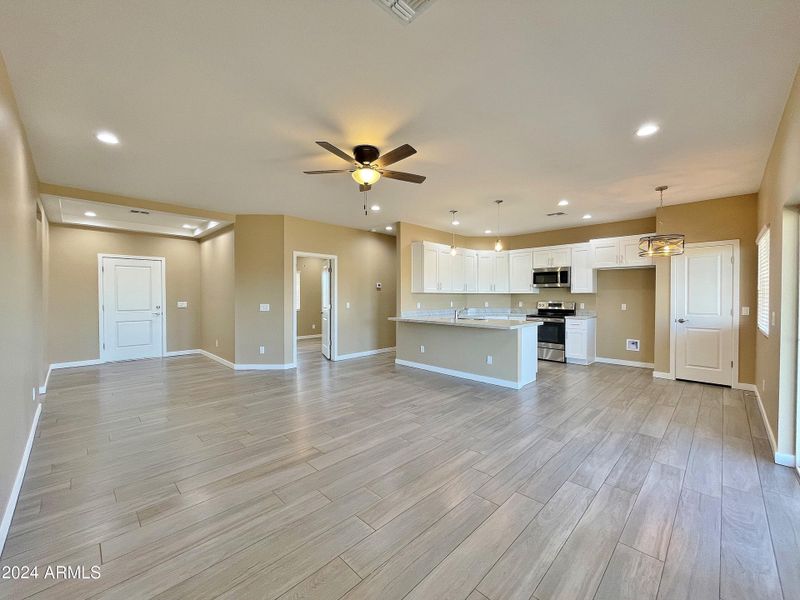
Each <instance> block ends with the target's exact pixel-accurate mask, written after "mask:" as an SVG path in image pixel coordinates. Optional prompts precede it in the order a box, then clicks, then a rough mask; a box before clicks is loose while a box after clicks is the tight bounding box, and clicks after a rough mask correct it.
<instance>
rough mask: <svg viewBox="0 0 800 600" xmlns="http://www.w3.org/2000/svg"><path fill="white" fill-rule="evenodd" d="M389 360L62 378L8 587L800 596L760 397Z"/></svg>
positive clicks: (313, 345)
mask: <svg viewBox="0 0 800 600" xmlns="http://www.w3.org/2000/svg"><path fill="white" fill-rule="evenodd" d="M393 359H394V356H393V355H391V354H384V355H379V356H374V357H368V358H363V359H357V360H351V361H346V362H341V363H329V362H327V361H325V360H323V359H322V358H321V357H320V356H319V347H318V342H316V341H313V340H312V341H305V342H303V343H302V344H301V347H300V367H299V368H298V370H297V372H294V371H289V372H234V371H231V370H229V369H227V368H226V367H223V366H220V365H218V364H217V363H215V362H213V361H210V360H209V359H206V358H204V357H200V356H183V357H175V358H169V359H164V360H145V361H137V362H131V363H116V364H109V365H102V366H97V367H84V368H77V369H69V370H64V371H56V372H54V373H53V375H52V378H51V383H50V389H49V391H48V394H47V398H46V402H45V404H44V410H43V413H42V417H41V423H40V426H39V429H38V433H37V437H36V439H35V442H34V446H33V451H32V454H31V460H30V464H29V467H28V471H27V474H26V476H25V481H24V484H23V488H22V493H21V496H20V501H19V504H18V506H17V510H16V513H15V515H14V519H13V522H12V525H11V530H10V535H9V538H8V541H7V544H6V547H5V550H4V552H3V555H2V557H1V558H0V566H10V565H29V566H36V565H39V566H40V567H41V569H42V572H43V569H44V568H45V567H46V566H48V565H70V566H80V565H83V566H86V567H91V566H92V565H100V573H101V575H100V578H99V579H96V580H91V579H88V580H83V579H67V580H64V579H61V580H53V579H45V578H39V579H35V580H27V581H2V582H0V597H2V598H14V599H19V598H29V597H32V598H38V599H42V598H58V599H59V600H66V599H72V598H75V599H78V598H81V599H82V598H124V599H126V600H129V599H131V598H161V599H167V598H176V599H177V598H191V599H192V600H198V599H202V598H209V599H210V598H236V599H237V600H238V599H241V598H262V599H268V600H274V599H279V600H288V599H290V598H291V599H298V598H315V599H319V600H339V599H345V600H369V599H380V600H391V599H398V600H399V599H401V598H415V599H421V600H428V599H436V600H439V599H445V598H450V599H461V600H463V599H469V600H512V599H513V600H529V599H531V598H533V599H535V600H562V599H563V600H568V599H573V598H596V599H622V598H635V599H637V600H644V599H647V598H653V599H661V600H672V599H705V598H713V599H719V598H724V599H725V600H735V599H751V598H760V599H769V598H784V599H787V600H788V599H789V598H798V597H800V567H799V566H798V565H800V559H798V557H800V543H799V542H798V539H800V485H798V479H797V477H796V476H795V474H794V472H793V471H792V470H791V469H787V468H785V467H780V466H777V465H775V464H774V463H773V462H772V461H771V460H770V456H769V452H770V447H769V442H768V441H767V438H766V433H765V431H764V428H763V424H762V423H761V422H760V415H759V412H758V407H757V406H756V404H755V400H754V398H753V396H752V395H751V394H749V393H743V392H740V391H736V390H728V389H721V388H716V387H712V386H704V385H700V384H694V383H686V382H676V381H663V380H655V379H653V378H652V375H651V372H650V371H648V370H642V369H634V368H628V367H620V366H614V365H606V364H595V365H592V366H590V367H580V366H565V365H561V364H554V363H542V364H541V368H540V377H539V380H538V381H537V382H536V383H534V384H532V385H530V386H528V387H526V388H525V389H524V390H520V391H511V390H505V389H502V388H497V387H493V386H488V385H482V384H477V383H472V382H466V381H463V380H458V379H454V378H450V377H446V376H441V375H436V374H432V373H426V372H423V371H418V370H414V369H409V368H405V367H397V366H395V365H394V363H393Z"/></svg>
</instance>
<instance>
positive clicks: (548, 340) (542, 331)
mask: <svg viewBox="0 0 800 600" xmlns="http://www.w3.org/2000/svg"><path fill="white" fill-rule="evenodd" d="M541 321H542V324H541V326H540V327H539V343H540V344H552V345H554V346H559V347H561V348H563V347H564V342H565V338H566V325H565V321H564V320H563V319H542V320H541Z"/></svg>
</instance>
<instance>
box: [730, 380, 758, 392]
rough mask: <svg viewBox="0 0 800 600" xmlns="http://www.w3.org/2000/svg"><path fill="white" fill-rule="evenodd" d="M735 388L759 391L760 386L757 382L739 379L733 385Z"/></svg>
mask: <svg viewBox="0 0 800 600" xmlns="http://www.w3.org/2000/svg"><path fill="white" fill-rule="evenodd" d="M731 387H732V388H733V389H735V390H744V391H745V392H753V393H754V394H757V393H758V388H757V387H756V384H755V383H739V382H738V381H737V382H736V383H734V384H733V385H732V386H731Z"/></svg>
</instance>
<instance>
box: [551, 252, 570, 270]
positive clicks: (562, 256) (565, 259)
mask: <svg viewBox="0 0 800 600" xmlns="http://www.w3.org/2000/svg"><path fill="white" fill-rule="evenodd" d="M550 254H551V256H552V261H551V262H550V266H551V267H568V266H570V265H571V264H572V251H571V249H570V248H553V249H552V250H551V252H550Z"/></svg>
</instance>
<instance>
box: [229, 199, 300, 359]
mask: <svg viewBox="0 0 800 600" xmlns="http://www.w3.org/2000/svg"><path fill="white" fill-rule="evenodd" d="M283 228H284V217H282V216H276V215H238V216H237V217H236V225H235V230H236V235H235V236H234V240H235V242H234V248H235V250H234V263H235V265H236V269H235V290H236V301H235V304H236V344H235V346H236V363H237V364H283V363H284V362H286V363H290V362H291V360H286V361H284V260H283V235H284V233H283ZM290 281H291V280H290ZM260 304H269V305H270V310H269V312H259V305H260ZM286 306H291V302H290V303H289V304H287V305H286ZM289 314H290V315H291V313H289ZM259 346H264V354H259Z"/></svg>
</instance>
